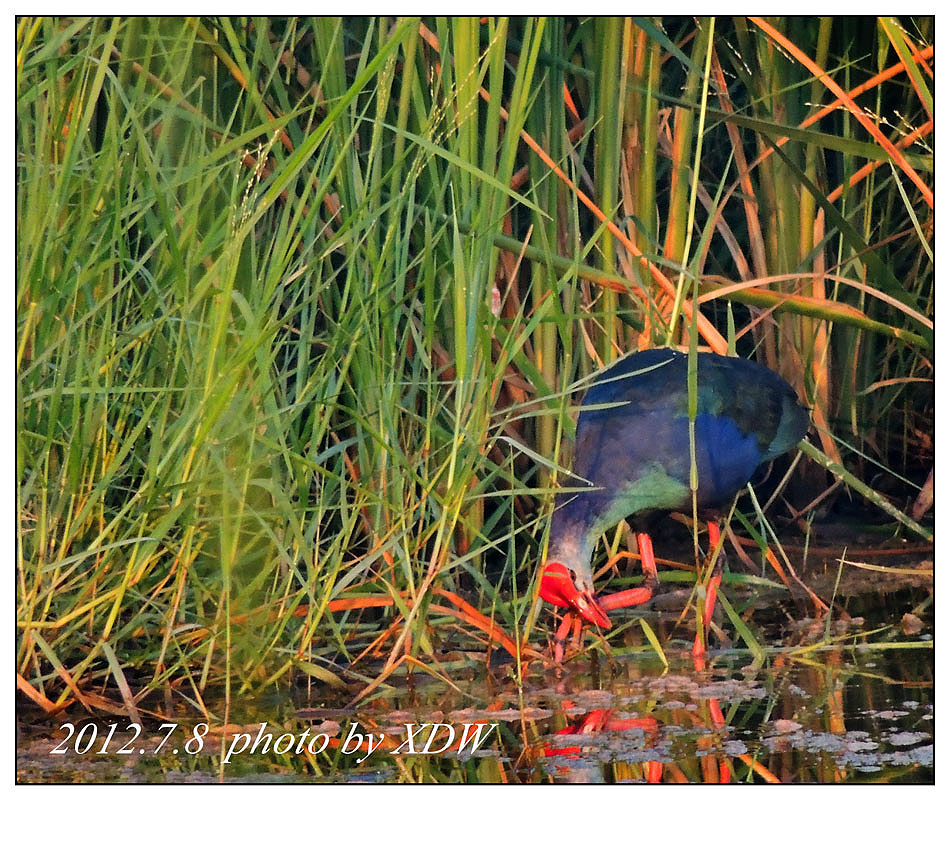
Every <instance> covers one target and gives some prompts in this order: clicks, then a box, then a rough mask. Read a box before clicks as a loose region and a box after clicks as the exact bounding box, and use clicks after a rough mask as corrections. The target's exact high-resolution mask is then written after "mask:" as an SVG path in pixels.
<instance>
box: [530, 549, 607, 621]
mask: <svg viewBox="0 0 950 843" xmlns="http://www.w3.org/2000/svg"><path fill="white" fill-rule="evenodd" d="M593 580H594V577H593V574H592V572H591V569H590V553H589V552H588V553H584V552H583V550H582V549H581V548H580V546H579V545H578V544H575V543H574V542H570V541H564V540H562V541H560V542H557V543H552V546H551V548H550V553H549V555H548V563H547V565H545V567H544V573H543V574H542V575H541V589H540V592H539V593H540V595H541V599H542V600H546V601H547V602H548V603H552V604H553V605H555V606H561V607H562V608H569V609H573V610H574V611H575V612H577V613H578V614H579V615H580V616H581V617H582V618H584V620H586V621H588V622H589V623H593V624H596V625H597V626H600V627H603V628H604V629H610V621H609V620H608V619H607V614H606V613H605V612H604V610H603V609H601V608H600V605H599V604H598V603H597V598H596V597H595V596H594V581H593Z"/></svg>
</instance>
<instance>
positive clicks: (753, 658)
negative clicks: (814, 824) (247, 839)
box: [17, 559, 934, 782]
mask: <svg viewBox="0 0 950 843" xmlns="http://www.w3.org/2000/svg"><path fill="white" fill-rule="evenodd" d="M868 564H874V563H873V559H872V560H871V561H870V563H868ZM929 573H932V564H931V563H928V562H926V561H924V562H915V563H913V564H910V563H908V564H907V565H905V574H904V575H897V576H895V575H894V573H893V572H888V573H884V572H880V571H875V570H873V569H870V568H845V567H843V566H841V565H839V564H837V563H833V564H832V563H829V565H828V566H827V570H826V571H823V570H821V566H819V570H818V571H817V577H816V578H813V579H811V580H810V583H811V584H812V585H813V586H814V587H815V588H816V590H817V591H819V593H823V594H827V595H831V594H834V595H835V611H834V613H833V614H832V620H827V619H824V620H814V619H807V615H808V611H807V609H806V608H803V604H802V602H801V600H805V599H807V598H805V597H804V596H800V597H801V599H800V600H798V601H796V602H794V603H790V602H786V603H778V604H773V611H772V615H773V617H772V618H771V619H768V618H765V619H763V614H762V611H761V610H758V611H757V610H756V609H755V602H756V600H760V599H764V598H761V597H759V596H751V595H750V597H749V599H748V600H746V601H745V602H743V600H742V599H741V598H742V584H741V583H739V584H738V585H736V586H735V587H734V588H732V589H728V588H727V591H728V592H729V593H730V595H731V596H732V602H733V604H734V605H735V607H736V610H737V611H739V612H740V614H742V613H743V612H744V613H745V614H744V615H743V616H744V617H749V616H750V615H751V613H752V612H753V611H755V612H756V614H755V620H756V624H755V627H754V629H755V635H756V636H757V637H758V639H759V641H760V642H761V650H757V649H750V647H749V646H748V645H747V642H743V641H741V640H740V639H741V636H740V635H738V634H737V633H736V631H735V625H734V624H732V623H730V622H729V620H728V619H725V618H724V619H723V623H722V625H721V626H722V629H724V630H726V631H727V633H728V634H726V633H725V632H724V633H722V634H721V635H716V636H714V639H713V641H712V647H711V651H710V656H709V659H708V660H707V662H706V664H705V665H704V666H703V665H697V664H694V662H693V660H692V659H691V658H689V648H690V643H691V640H689V639H688V636H687V634H686V630H684V629H683V627H682V624H680V625H678V624H677V620H678V615H677V614H676V612H674V611H672V610H670V609H664V604H665V603H669V605H670V606H676V605H678V606H679V608H680V609H681V608H682V605H683V601H682V595H681V594H677V589H676V588H675V586H674V587H672V588H670V589H668V590H667V591H666V594H665V595H664V596H663V598H662V599H658V600H657V601H656V604H657V605H655V606H652V607H651V608H650V609H649V610H646V611H640V610H631V611H630V612H629V613H628V614H627V615H626V616H622V617H623V621H622V623H623V624H625V631H624V632H623V633H622V634H621V635H620V636H618V639H616V640H615V641H614V644H613V646H611V647H610V648H609V652H607V651H605V650H604V649H603V648H602V647H601V646H593V647H588V649H587V651H585V652H584V653H582V654H580V655H578V656H577V657H575V658H574V659H573V660H571V661H570V662H569V663H568V664H567V665H565V666H564V667H563V668H560V669H556V668H554V667H553V666H551V665H549V664H548V665H546V664H543V663H541V662H535V663H533V664H532V665H530V666H529V668H528V669H527V670H526V672H525V674H524V677H523V679H522V681H521V682H520V683H518V682H517V681H516V678H515V671H514V670H513V665H512V664H510V663H508V664H506V663H505V661H504V660H503V659H496V661H495V663H494V664H492V665H491V666H490V667H486V665H485V658H484V653H472V652H465V651H463V650H461V649H459V650H458V651H453V652H449V653H446V654H445V658H444V660H443V662H442V665H441V669H442V674H441V675H433V674H429V673H426V672H424V671H422V670H419V669H416V670H415V671H414V673H412V674H411V675H410V674H408V673H406V672H405V671H404V670H401V671H398V672H397V673H395V674H394V675H393V677H392V679H391V682H390V683H389V684H387V685H384V686H381V687H380V688H379V689H378V690H377V692H376V693H375V694H373V695H370V696H369V697H368V698H367V699H366V700H365V701H364V702H363V703H362V704H361V705H360V706H359V707H357V708H345V707H340V706H342V705H344V704H345V701H344V700H343V699H342V698H341V699H333V700H329V699H328V698H327V697H326V695H325V694H324V693H321V692H320V691H319V690H316V689H313V688H311V689H307V688H306V687H301V688H299V689H298V693H296V694H295V695H293V696H283V697H276V696H272V697H262V698H258V699H256V700H254V701H252V702H249V701H247V700H244V701H243V703H242V704H243V708H242V709H241V710H240V711H238V710H237V709H236V708H232V716H231V718H230V719H231V721H232V722H237V723H240V724H242V725H238V726H230V727H229V728H228V729H226V730H222V729H221V728H220V726H219V725H215V724H212V725H208V724H207V723H206V722H203V721H202V719H200V718H196V717H195V716H194V708H193V707H189V706H186V705H182V706H181V707H180V708H178V709H177V710H176V711H167V710H166V711H165V712H164V715H165V718H164V719H157V718H156V719H154V720H152V719H150V718H148V716H147V714H146V713H144V712H143V720H142V723H141V727H140V728H139V727H138V726H137V725H135V724H130V723H129V722H128V720H127V719H124V718H122V717H113V718H111V719H110V718H104V719H103V718H91V717H88V716H79V715H77V716H76V717H75V718H74V719H73V720H70V721H63V722H62V723H60V724H58V725H57V726H56V727H55V728H51V726H50V723H49V722H48V721H41V720H38V719H36V718H35V717H31V716H30V715H29V713H28V712H24V714H23V716H22V717H21V718H20V721H19V733H18V742H17V778H18V780H19V781H21V782H53V781H57V782H64V781H67V782H68V781H76V782H106V781H122V782H143V781H151V782H217V781H222V780H223V781H232V782H251V781H255V782H268V781H270V782H274V781H278V782H328V781H363V782H395V781H422V782H432V781H436V782H442V781H445V782H451V781H455V782H459V781H461V782H560V781H565V782H567V781H570V782H620V781H630V782H638V781H639V782H642V781H662V782H715V781H733V782H743V781H751V782H761V781H782V782H876V781H887V782H898V781H899V782H932V781H933V780H934V687H933V682H934V659H933V655H934V654H933V632H934V629H933V597H932V587H931V585H932V578H931V577H930V576H929ZM822 577H825V580H824V581H823V580H822ZM802 617H805V618H806V619H805V620H798V619H796V618H802ZM641 618H642V619H644V620H646V621H647V622H648V624H649V626H650V628H651V630H655V634H656V635H658V636H659V638H660V640H661V641H662V647H663V651H664V654H665V655H666V658H667V661H668V664H664V663H663V661H662V660H661V659H660V657H659V656H658V654H657V652H656V651H655V649H654V647H653V645H652V643H651V641H650V640H649V638H648V636H647V635H646V633H645V632H644V629H643V624H642V623H641ZM730 636H731V637H730ZM731 638H735V639H736V641H735V642H733V641H732V640H731ZM591 641H592V639H588V644H590V643H591ZM372 669H373V666H372V665H364V666H363V670H364V671H365V672H366V673H367V674H369V675H372ZM215 710H219V709H217V708H216V709H215Z"/></svg>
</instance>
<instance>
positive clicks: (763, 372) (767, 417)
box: [540, 348, 809, 661]
mask: <svg viewBox="0 0 950 843" xmlns="http://www.w3.org/2000/svg"><path fill="white" fill-rule="evenodd" d="M687 360H688V356H687V355H686V354H683V353H681V352H679V351H674V350H673V349H670V348H653V349H649V350H647V351H641V352H637V353H634V354H629V355H627V356H626V357H623V358H621V359H620V360H618V361H617V362H616V363H614V364H613V365H612V366H609V367H607V368H605V369H604V370H603V371H601V372H600V373H599V374H598V375H597V377H596V379H595V381H594V383H593V385H592V386H591V388H590V389H589V390H588V392H587V395H586V396H585V398H584V401H583V404H582V406H581V413H580V417H579V419H578V422H577V437H576V440H575V447H574V467H573V473H574V474H575V475H576V476H577V477H579V478H581V479H582V481H586V482H587V483H589V484H590V487H591V488H590V490H589V491H581V492H572V493H568V492H564V493H561V494H560V495H559V501H558V505H557V506H556V508H555V510H554V514H553V516H552V519H551V529H550V537H549V544H548V560H547V565H546V566H545V568H544V573H543V576H542V579H541V588H540V595H541V597H542V598H543V599H544V600H546V601H548V602H549V603H553V604H554V605H555V606H560V607H563V608H566V609H568V610H569V613H568V617H567V618H565V621H564V623H563V624H562V627H561V630H560V631H559V632H558V635H557V638H556V639H555V659H556V661H560V660H561V659H562V658H563V645H564V639H565V638H566V636H567V633H568V631H569V628H570V625H571V623H572V622H573V623H575V626H576V627H577V628H578V629H579V626H577V625H579V624H580V622H581V619H583V620H586V621H589V622H590V623H594V624H596V625H597V626H600V627H604V628H609V627H610V621H609V620H608V619H607V615H606V611H608V610H610V609H617V608H621V607H623V606H635V605H638V604H640V603H644V602H646V601H647V600H650V599H651V598H652V596H653V591H654V589H655V588H656V585H657V582H658V580H657V572H656V562H655V560H654V557H653V543H652V541H651V539H650V536H649V535H648V533H647V532H646V531H645V526H644V525H645V524H646V523H647V521H648V520H649V517H650V516H651V515H654V514H657V513H663V512H684V513H687V514H691V513H692V511H693V501H692V493H691V492H690V482H689V478H690V465H691V458H690V434H689V409H688V407H689V404H688V398H689V392H688V387H687ZM696 360H697V399H698V403H697V409H696V424H695V435H694V441H695V454H696V468H697V477H698V487H697V493H696V497H697V509H698V512H699V513H700V514H701V515H702V516H703V517H704V518H706V519H707V521H708V522H709V541H710V548H714V547H715V546H716V544H717V543H718V540H719V527H718V521H717V519H718V511H719V509H720V508H721V507H723V506H725V505H727V504H728V503H730V502H731V501H732V499H733V497H734V496H735V495H736V494H737V493H738V492H739V491H740V490H741V489H742V488H743V487H744V486H745V485H746V483H748V482H749V480H750V478H751V477H752V475H753V474H754V473H755V471H756V469H757V468H758V467H759V466H761V465H763V464H765V463H767V462H769V461H770V460H772V459H774V458H775V457H777V456H779V455H780V454H783V453H785V452H786V451H788V450H790V449H791V448H793V447H794V446H795V445H796V444H797V443H798V442H799V441H800V440H801V439H802V437H803V436H804V435H805V432H806V431H807V429H808V424H809V416H808V411H807V410H806V409H805V408H804V407H803V406H802V405H801V404H799V402H798V399H797V397H796V395H795V392H794V390H793V389H792V387H791V386H789V385H788V383H786V382H785V381H784V380H783V379H782V378H780V377H779V376H778V375H776V374H775V373H774V372H773V371H771V370H770V369H767V368H766V367H765V366H762V365H760V364H758V363H755V362H753V361H751V360H744V359H741V358H737V357H723V356H720V355H718V354H709V353H700V354H698V355H697V358H696ZM587 407H590V408H591V409H589V410H588V409H586V408H587ZM572 485H574V486H578V485H580V482H579V481H576V480H575V481H572ZM565 498H566V500H564V499H565ZM562 501H563V502H562ZM628 517H634V523H635V524H636V525H637V527H639V528H640V531H639V532H638V534H637V543H638V546H639V550H640V558H641V564H642V567H643V572H644V582H643V585H642V586H640V587H639V588H633V589H629V590H627V591H623V592H620V593H618V594H611V595H608V596H606V597H603V598H601V599H599V600H598V599H597V598H596V597H595V596H594V584H593V574H592V571H591V564H590V560H591V554H592V552H593V550H594V546H595V543H596V541H597V537H598V536H599V535H600V534H602V533H603V532H604V530H606V529H607V528H609V527H611V526H613V525H614V524H616V523H617V522H618V521H620V520H621V519H623V518H628ZM719 579H720V577H719V575H718V573H717V575H715V576H714V577H713V578H712V579H711V581H710V584H709V589H708V592H707V599H706V605H705V611H704V617H703V621H704V627H703V635H705V631H706V630H707V629H708V627H709V621H710V618H711V616H712V609H713V605H714V602H715V596H716V588H717V587H718V585H719ZM693 652H694V655H701V654H702V653H703V652H704V643H703V639H701V638H700V636H699V635H698V634H697V638H696V646H695V647H694V649H693Z"/></svg>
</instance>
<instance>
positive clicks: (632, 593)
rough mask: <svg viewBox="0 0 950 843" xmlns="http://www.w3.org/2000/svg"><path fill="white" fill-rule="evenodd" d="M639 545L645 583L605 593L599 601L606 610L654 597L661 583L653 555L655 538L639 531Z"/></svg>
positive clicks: (635, 604)
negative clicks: (624, 589)
mask: <svg viewBox="0 0 950 843" xmlns="http://www.w3.org/2000/svg"><path fill="white" fill-rule="evenodd" d="M637 545H638V546H639V548H640V564H641V566H642V567H643V585H641V586H638V587H637V588H628V589H627V590H626V591H616V592H614V593H613V594H605V595H604V596H603V597H601V598H600V599H599V600H598V601H597V603H598V604H599V605H600V608H601V609H603V610H604V611H605V612H609V611H611V610H612V609H622V608H624V607H626V606H639V605H640V604H641V603H646V602H647V601H648V600H652V599H653V592H654V591H655V590H656V587H657V585H658V584H659V581H660V580H659V576H658V575H657V570H656V558H655V557H654V556H653V540H652V539H651V538H650V536H649V535H648V534H647V533H637Z"/></svg>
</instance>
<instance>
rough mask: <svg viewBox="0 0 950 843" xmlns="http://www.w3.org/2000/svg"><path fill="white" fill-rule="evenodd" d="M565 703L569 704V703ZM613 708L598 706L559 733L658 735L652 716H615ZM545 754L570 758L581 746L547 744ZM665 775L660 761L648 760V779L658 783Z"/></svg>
mask: <svg viewBox="0 0 950 843" xmlns="http://www.w3.org/2000/svg"><path fill="white" fill-rule="evenodd" d="M565 705H567V706H569V705H570V704H569V703H566V704H565ZM612 714H613V709H611V708H598V709H595V710H594V711H591V712H589V713H588V714H587V715H586V716H585V717H584V719H583V720H582V721H581V722H580V723H579V724H578V725H577V726H568V727H567V728H565V729H558V731H557V732H556V734H558V735H593V734H597V733H598V732H626V731H629V730H630V729H641V730H643V731H644V732H650V733H651V734H652V735H653V736H655V735H656V732H657V729H658V728H659V726H658V724H657V722H656V720H654V719H653V718H652V717H613V716H611V715H612ZM544 754H545V756H547V757H549V758H550V757H553V756H558V755H563V756H566V757H568V758H579V757H580V754H581V748H580V747H579V746H562V747H551V746H545V748H544ZM662 777H663V765H662V764H661V763H660V762H659V761H648V762H646V780H647V781H648V782H652V783H656V782H659V781H661V779H662Z"/></svg>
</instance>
